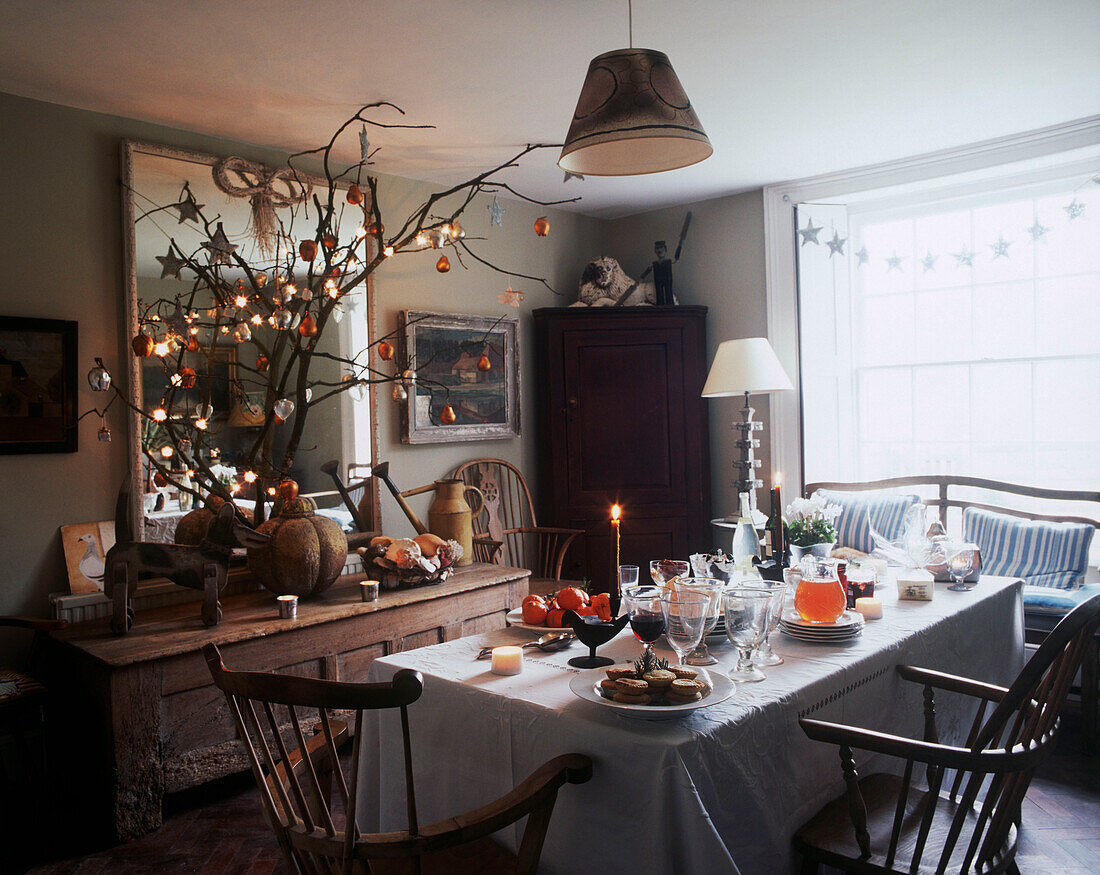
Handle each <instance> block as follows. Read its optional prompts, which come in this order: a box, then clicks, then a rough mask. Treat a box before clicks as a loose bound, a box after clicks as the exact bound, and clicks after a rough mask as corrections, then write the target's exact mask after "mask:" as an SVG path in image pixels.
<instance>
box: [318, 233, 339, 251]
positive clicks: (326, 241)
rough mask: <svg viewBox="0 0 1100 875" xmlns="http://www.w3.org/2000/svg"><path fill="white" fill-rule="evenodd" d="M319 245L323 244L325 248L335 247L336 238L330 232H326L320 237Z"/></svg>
mask: <svg viewBox="0 0 1100 875" xmlns="http://www.w3.org/2000/svg"><path fill="white" fill-rule="evenodd" d="M321 245H322V246H324V247H325V249H335V248H336V238H335V237H334V236H333V235H332V234H326V235H325V236H324V237H322V238H321Z"/></svg>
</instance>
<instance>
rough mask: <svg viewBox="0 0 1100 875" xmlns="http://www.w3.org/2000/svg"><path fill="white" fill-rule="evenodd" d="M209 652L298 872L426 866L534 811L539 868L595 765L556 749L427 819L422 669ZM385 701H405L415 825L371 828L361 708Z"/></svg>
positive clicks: (532, 833)
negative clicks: (258, 665)
mask: <svg viewBox="0 0 1100 875" xmlns="http://www.w3.org/2000/svg"><path fill="white" fill-rule="evenodd" d="M203 655H204V657H205V658H206V662H207V665H208V666H209V668H210V673H211V675H212V676H213V678H214V683H215V684H216V685H217V687H218V688H219V689H220V690H221V691H222V692H223V693H224V694H225V697H226V701H227V702H228V704H229V710H230V713H231V714H232V716H233V720H234V722H235V723H236V726H237V734H238V736H239V737H240V739H241V741H242V742H243V744H244V747H245V752H246V754H247V756H248V760H249V764H250V765H251V767H252V773H253V775H254V777H255V779H256V784H257V786H258V787H259V790H260V800H261V802H262V804H263V808H264V813H265V816H266V818H267V821H268V823H269V825H270V826H271V828H272V830H273V831H274V832H275V835H276V838H277V840H278V842H279V846H280V848H281V849H282V851H283V855H284V857H285V858H286V861H287V864H288V866H289V867H290V869H291V871H292V872H296V873H303V875H314V873H326V875H332V873H352V872H356V873H360V872H368V873H369V872H371V871H372V868H371V862H372V861H375V862H376V864H378V861H380V860H385V861H387V862H389V861H393V860H407V861H409V862H411V868H412V871H413V872H414V873H419V872H420V860H421V857H423V856H425V855H428V854H433V853H435V852H438V851H446V850H447V849H449V848H453V847H456V846H458V845H463V844H468V843H470V842H472V841H477V840H481V839H485V838H486V837H488V836H489V835H491V834H492V833H494V832H496V831H498V830H500V829H502V828H504V827H505V826H508V825H509V824H512V823H515V822H517V821H518V820H520V819H522V818H524V817H526V818H527V824H526V827H525V829H524V832H523V838H522V840H521V844H520V850H519V855H518V861H517V862H516V866H515V872H516V873H518V875H534V873H535V871H536V869H537V866H538V860H539V856H540V854H541V851H542V845H543V841H544V839H545V836H546V830H547V828H548V827H549V824H550V815H551V813H552V812H553V808H554V802H555V800H556V796H557V791H558V788H559V787H561V785H562V784H564V783H567V782H568V783H575V784H579V783H583V782H585V781H587V780H588V779H589V778H590V777H591V774H592V763H591V761H590V760H589V759H588V758H587V757H585V756H582V755H580V754H566V755H564V756H560V757H556V758H555V759H553V760H551V761H549V762H547V763H546V764H544V765H543V766H542V767H541V768H540V769H539V770H537V771H536V772H535V773H534V774H532V775H531V776H530V777H529V778H528V779H527V780H526V781H524V782H523V783H522V784H520V785H519V786H518V787H517V788H516V789H515V790H513V791H512V792H511V793H509V794H507V795H506V796H504V797H502V798H500V799H498V800H496V801H495V802H492V803H490V804H489V805H486V806H484V807H482V808H479V809H477V810H475V811H471V812H467V813H465V814H460V815H458V816H456V817H454V818H449V819H446V820H443V821H440V822H438V823H435V824H429V825H427V826H421V824H420V823H419V820H418V818H417V807H416V792H415V788H414V784H413V763H412V748H411V745H410V742H409V712H408V708H409V706H410V705H412V704H413V703H414V702H416V701H417V700H418V699H419V698H420V696H421V694H422V693H423V691H424V681H423V678H422V677H421V675H420V672H417V671H412V670H409V669H402V670H400V671H398V672H397V673H396V674H395V675H394V676H393V679H392V680H391V681H389V682H387V683H373V684H356V683H343V682H338V681H326V680H317V679H313V678H300V677H293V676H289V675H280V674H274V673H267V672H253V671H231V670H229V669H227V668H226V667H225V665H224V664H223V663H222V659H221V654H220V653H219V652H218V648H217V647H216V646H215V645H213V644H207V645H206V646H205V647H204V648H203ZM386 708H397V709H399V710H400V716H401V741H402V750H403V755H404V766H405V810H406V815H407V820H408V828H407V829H405V830H402V831H395V832H387V833H363V832H361V831H360V830H359V827H358V824H357V822H356V804H357V799H358V796H359V787H358V782H359V774H360V761H361V758H362V755H363V746H362V741H363V732H362V730H363V713H364V711H371V710H379V709H386ZM333 711H336V712H342V713H350V715H351V716H350V718H349V719H350V720H351V723H352V725H353V727H354V742H353V746H352V751H351V756H350V758H348V759H347V761H346V762H341V760H340V757H339V753H338V748H339V747H340V745H341V743H342V742H344V741H345V740H346V739H347V737H348V729H349V727H348V724H347V723H345V722H343V721H341V720H336V719H334V718H333V717H332V716H330V712H333ZM333 789H335V791H336V793H335V796H333V792H332V791H333ZM378 865H381V864H378ZM387 871H391V870H390V869H387ZM403 871H404V870H403Z"/></svg>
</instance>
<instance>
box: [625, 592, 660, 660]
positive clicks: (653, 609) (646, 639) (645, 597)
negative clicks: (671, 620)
mask: <svg viewBox="0 0 1100 875" xmlns="http://www.w3.org/2000/svg"><path fill="white" fill-rule="evenodd" d="M664 594H665V591H664V590H663V589H661V588H660V587H658V586H633V587H630V588H629V589H627V590H624V592H623V599H624V600H625V601H626V610H627V613H628V614H629V615H630V629H631V631H632V632H633V633H634V637H635V638H637V639H638V640H639V641H641V642H642V644H643V645H645V649H646V651H648V652H649V653H652V652H653V642H654V641H656V640H657V639H658V638H660V637H661V633H662V632H664V631H665V615H664V612H663V611H662V610H661V596H663V595H664Z"/></svg>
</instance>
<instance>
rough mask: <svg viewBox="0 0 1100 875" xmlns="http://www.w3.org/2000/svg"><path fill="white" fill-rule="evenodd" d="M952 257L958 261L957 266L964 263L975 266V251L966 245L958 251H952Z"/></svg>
mask: <svg viewBox="0 0 1100 875" xmlns="http://www.w3.org/2000/svg"><path fill="white" fill-rule="evenodd" d="M951 255H952V257H953V258H954V259H955V261H956V262H958V263H957V264H956V265H955V267H962V266H963V265H964V264H965V265H966V266H967V267H973V266H974V253H973V252H971V251H970V250H968V249H967V248H966V247H965V246H964V247H963V248H962V249H960V250H959V251H958V252H952V253H951Z"/></svg>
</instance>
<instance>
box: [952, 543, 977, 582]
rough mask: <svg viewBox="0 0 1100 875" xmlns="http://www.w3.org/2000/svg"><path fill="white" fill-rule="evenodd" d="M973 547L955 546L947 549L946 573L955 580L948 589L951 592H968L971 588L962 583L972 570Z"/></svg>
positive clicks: (966, 545) (971, 545)
mask: <svg viewBox="0 0 1100 875" xmlns="http://www.w3.org/2000/svg"><path fill="white" fill-rule="evenodd" d="M974 549H975V548H974V545H973V544H956V545H953V546H952V547H951V548H949V549H948V556H947V571H948V573H949V574H950V575H951V576H952V577H953V578H955V582H954V583H953V584H951V586H949V587H948V589H949V590H951V591H952V592H969V591H970V589H971V587H969V586H968V585H967V584H965V583H964V582H963V578H965V577H966V575H968V574H969V573H970V572H971V571H973V570H974Z"/></svg>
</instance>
